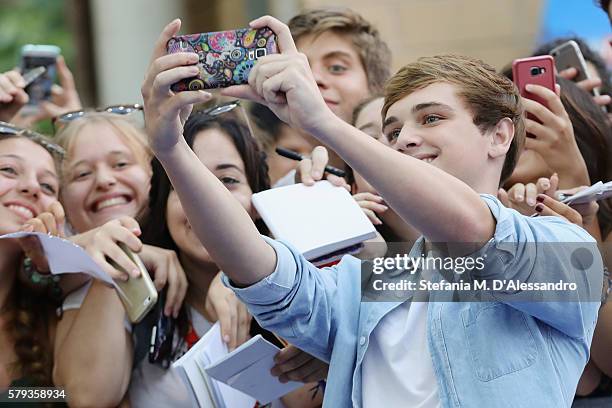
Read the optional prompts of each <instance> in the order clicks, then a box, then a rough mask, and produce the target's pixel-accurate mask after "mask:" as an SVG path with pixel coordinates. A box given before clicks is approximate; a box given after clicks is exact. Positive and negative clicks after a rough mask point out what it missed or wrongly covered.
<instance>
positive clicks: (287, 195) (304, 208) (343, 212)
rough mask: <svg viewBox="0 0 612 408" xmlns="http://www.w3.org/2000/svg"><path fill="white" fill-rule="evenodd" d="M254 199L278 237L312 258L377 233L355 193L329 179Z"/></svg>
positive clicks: (260, 212) (291, 186) (267, 223)
mask: <svg viewBox="0 0 612 408" xmlns="http://www.w3.org/2000/svg"><path fill="white" fill-rule="evenodd" d="M252 201H253V205H254V206H255V208H256V209H257V212H259V215H260V216H261V218H262V219H263V220H264V222H265V223H266V225H267V226H268V228H269V229H270V232H271V233H272V235H273V236H274V238H276V239H281V240H283V241H287V242H289V243H290V244H292V245H293V246H295V247H296V248H297V249H298V251H300V252H301V253H302V254H303V255H304V257H305V258H306V259H308V260H312V259H315V258H320V257H322V256H324V255H327V254H330V253H332V252H335V251H338V250H341V249H344V248H348V247H351V246H353V245H355V244H359V243H361V242H363V241H366V240H368V239H371V238H374V237H375V236H376V229H375V228H374V226H373V225H372V223H371V222H370V220H368V218H367V217H366V215H365V214H364V213H363V211H362V210H361V208H360V207H359V205H358V204H357V202H356V201H355V200H354V199H353V197H352V196H351V194H350V193H349V192H348V191H346V190H345V189H344V188H342V187H336V186H333V185H332V184H331V183H330V182H328V181H319V182H317V183H315V185H314V186H310V187H307V186H305V185H303V184H301V183H300V184H293V185H290V186H286V187H279V188H274V189H272V190H266V191H262V192H261V193H256V194H253V198H252Z"/></svg>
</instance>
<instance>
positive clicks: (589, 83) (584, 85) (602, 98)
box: [559, 67, 612, 106]
mask: <svg viewBox="0 0 612 408" xmlns="http://www.w3.org/2000/svg"><path fill="white" fill-rule="evenodd" d="M576 75H578V70H577V69H576V68H573V67H572V68H568V69H564V70H563V71H561V72H559V76H560V77H563V78H565V79H569V80H570V81H571V80H573V79H574V78H576ZM576 85H577V86H578V87H579V88H581V89H584V90H585V91H587V92H589V93H591V92H592V91H593V89H595V88H597V87H599V86H601V79H599V78H589V79H584V80H582V81H579V82H576ZM593 100H594V101H595V103H596V104H597V105H599V106H607V105H609V104H610V103H612V98H610V95H597V96H593Z"/></svg>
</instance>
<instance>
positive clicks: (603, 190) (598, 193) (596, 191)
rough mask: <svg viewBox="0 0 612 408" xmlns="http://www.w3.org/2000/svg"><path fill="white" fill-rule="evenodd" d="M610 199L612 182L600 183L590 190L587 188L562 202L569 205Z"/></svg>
mask: <svg viewBox="0 0 612 408" xmlns="http://www.w3.org/2000/svg"><path fill="white" fill-rule="evenodd" d="M609 197H612V181H608V182H607V183H602V182H601V181H598V182H597V183H595V184H593V185H592V186H591V187H589V188H585V189H584V190H582V191H579V192H577V193H576V194H574V195H571V196H567V197H564V198H563V199H562V200H561V202H562V203H565V204H567V205H571V204H584V203H590V202H591V201H599V200H604V199H606V198H609Z"/></svg>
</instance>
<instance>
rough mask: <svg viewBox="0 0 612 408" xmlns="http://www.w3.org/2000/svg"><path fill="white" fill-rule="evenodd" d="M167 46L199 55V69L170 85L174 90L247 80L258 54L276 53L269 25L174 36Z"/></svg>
mask: <svg viewBox="0 0 612 408" xmlns="http://www.w3.org/2000/svg"><path fill="white" fill-rule="evenodd" d="M167 50H168V54H172V53H176V52H195V53H197V54H198V55H199V56H200V61H199V62H198V64H197V66H198V68H199V70H200V73H199V74H198V75H197V76H196V77H192V78H186V79H183V80H181V81H179V82H177V83H175V84H174V85H172V90H173V91H174V92H181V91H197V90H199V89H212V88H226V87H228V86H231V85H239V84H246V83H247V82H248V79H249V73H250V72H251V69H252V68H253V66H254V65H255V62H256V61H257V60H258V59H259V58H261V57H263V56H265V55H268V54H277V53H278V47H277V44H276V35H275V34H274V32H273V31H272V30H271V29H269V28H268V27H264V28H260V29H257V30H255V29H253V28H241V29H237V30H230V31H218V32H213V33H203V34H190V35H181V36H176V37H172V38H171V39H170V40H169V41H168V44H167Z"/></svg>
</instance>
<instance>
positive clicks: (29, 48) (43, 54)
mask: <svg viewBox="0 0 612 408" xmlns="http://www.w3.org/2000/svg"><path fill="white" fill-rule="evenodd" d="M60 52H61V50H60V48H59V47H57V46H55V45H37V44H27V45H24V46H23V47H22V48H21V62H20V64H19V65H20V68H21V73H22V74H24V75H25V74H27V73H28V72H30V71H32V70H33V69H36V68H38V67H44V68H45V71H44V72H43V73H42V74H41V75H40V76H39V77H37V78H36V79H35V80H34V81H32V83H30V84H29V85H28V86H27V87H26V89H25V90H26V92H27V94H28V96H29V97H30V100H29V102H28V106H29V108H30V109H29V110H36V107H37V106H38V105H39V104H40V102H41V101H45V100H49V99H50V98H51V87H52V86H53V83H54V82H55V75H56V64H55V61H56V60H57V57H58V56H59V55H60Z"/></svg>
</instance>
